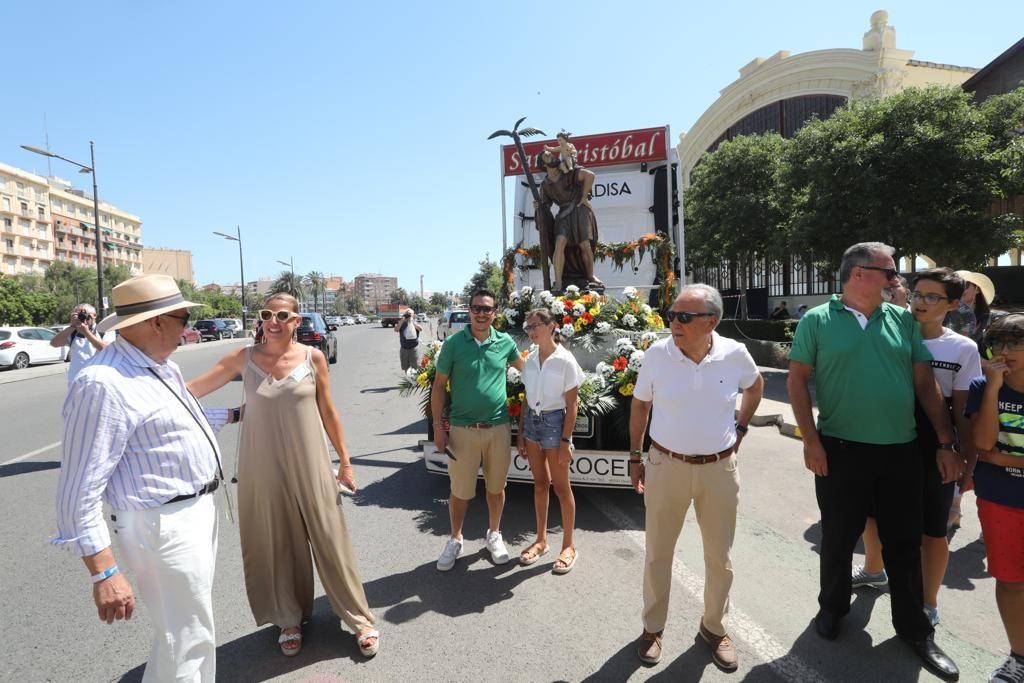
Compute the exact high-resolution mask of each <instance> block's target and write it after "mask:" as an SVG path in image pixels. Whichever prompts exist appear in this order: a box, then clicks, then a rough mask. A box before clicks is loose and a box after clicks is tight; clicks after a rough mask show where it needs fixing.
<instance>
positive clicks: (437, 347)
mask: <svg viewBox="0 0 1024 683" xmlns="http://www.w3.org/2000/svg"><path fill="white" fill-rule="evenodd" d="M430 345H431V346H433V347H434V353H437V352H438V351H440V350H441V347H442V346H444V342H442V341H432V342H430Z"/></svg>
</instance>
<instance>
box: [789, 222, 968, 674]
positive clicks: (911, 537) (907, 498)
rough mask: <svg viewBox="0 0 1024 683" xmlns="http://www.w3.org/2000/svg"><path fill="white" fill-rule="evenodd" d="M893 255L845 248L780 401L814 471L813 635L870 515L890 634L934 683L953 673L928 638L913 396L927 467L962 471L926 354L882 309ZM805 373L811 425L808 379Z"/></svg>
mask: <svg viewBox="0 0 1024 683" xmlns="http://www.w3.org/2000/svg"><path fill="white" fill-rule="evenodd" d="M894 251H895V250H894V249H893V248H892V247H890V246H888V245H885V244H882V243H880V242H864V243H861V244H855V245H853V246H852V247H850V248H849V249H847V250H846V253H844V254H843V260H842V265H841V266H840V275H841V278H842V282H843V294H842V296H839V295H833V297H832V299H831V300H830V301H829V302H828V303H825V304H822V305H821V306H817V307H816V308H812V309H811V310H809V311H808V312H807V313H806V314H805V315H804V317H803V318H801V320H800V324H799V326H798V327H797V330H796V336H795V338H794V340H793V349H792V351H791V352H790V356H789V360H790V363H789V379H788V382H787V386H788V389H789V399H790V403H791V404H792V406H793V413H794V415H795V416H796V421H797V424H798V425H799V426H800V431H801V432H802V434H803V441H804V463H805V465H806V466H807V469H809V470H811V471H812V472H814V475H815V477H814V489H815V494H816V496H817V499H818V508H819V509H820V510H821V577H820V580H821V590H820V592H819V593H818V604H819V610H818V614H817V615H816V616H815V617H814V627H815V630H816V631H817V633H818V635H819V636H821V637H822V638H824V639H826V640H834V639H835V638H836V637H837V636H838V635H839V625H840V621H841V620H842V618H843V617H844V616H845V615H846V614H847V612H849V611H850V596H851V590H852V589H851V577H850V563H851V561H852V559H853V549H854V546H856V544H857V539H858V538H859V537H860V534H861V532H862V531H863V530H864V522H865V520H866V518H867V516H868V515H869V514H871V513H873V514H874V516H875V519H876V520H877V522H878V534H879V536H880V537H881V540H882V556H883V558H884V560H885V568H886V571H887V572H888V573H889V590H890V593H891V595H892V623H893V627H894V628H895V630H896V634H897V635H898V636H899V637H900V638H901V639H903V640H904V641H906V642H907V643H908V644H909V645H910V646H911V647H912V648H913V650H914V652H915V653H916V654H917V655H918V656H919V657H920V658H921V660H922V662H923V663H924V665H925V667H926V668H927V669H928V670H929V671H931V672H932V673H934V674H935V675H937V676H939V677H940V678H942V679H943V680H948V681H955V680H957V679H958V678H959V670H958V669H957V666H956V664H954V663H953V661H952V660H951V659H950V658H949V657H948V656H947V655H946V653H944V652H943V651H942V650H941V649H940V648H939V646H938V645H936V644H935V641H934V639H933V637H934V629H933V628H932V626H931V624H930V623H929V621H928V617H927V616H926V615H925V613H924V596H923V589H922V580H921V529H922V524H923V520H922V515H923V509H922V505H923V503H922V495H923V493H922V492H923V483H922V481H923V480H922V476H923V470H922V469H921V460H920V455H919V454H918V450H917V445H916V443H915V439H916V438H917V433H916V430H915V427H914V397H915V395H916V396H917V400H918V401H919V402H920V404H921V407H922V408H923V409H924V411H925V413H926V414H927V415H928V419H929V420H930V421H931V423H932V425H933V426H934V428H935V433H936V434H937V435H938V438H939V449H938V451H937V452H936V454H935V467H937V468H938V469H939V471H940V473H941V475H942V478H943V481H946V482H948V481H954V480H956V479H958V478H959V477H960V475H961V473H962V468H963V459H962V458H960V456H959V454H958V453H957V452H956V450H955V444H954V443H953V441H954V437H953V428H952V425H951V424H950V421H949V414H948V412H947V411H946V409H945V406H944V404H943V400H942V396H941V394H940V393H939V388H938V385H937V384H936V382H935V378H934V377H933V375H932V371H931V367H930V365H929V361H930V360H931V359H932V356H931V354H930V353H929V352H928V349H927V348H925V346H924V344H923V343H922V341H921V330H920V328H919V327H918V325H917V322H916V321H915V320H914V317H913V316H912V315H911V313H910V312H909V311H908V310H906V309H904V308H901V307H899V306H894V305H892V304H888V303H883V302H882V290H883V289H884V288H885V287H887V286H889V284H890V283H893V282H896V281H897V278H898V276H899V273H898V271H897V270H896V266H895V262H894V261H893V253H894ZM812 374H813V375H814V383H815V388H816V390H817V399H818V424H817V426H815V424H814V418H813V416H812V413H811V397H810V392H809V390H808V382H809V381H810V379H811V375H812Z"/></svg>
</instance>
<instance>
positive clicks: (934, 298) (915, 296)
mask: <svg viewBox="0 0 1024 683" xmlns="http://www.w3.org/2000/svg"><path fill="white" fill-rule="evenodd" d="M910 300H911V301H923V302H925V303H926V304H928V305H929V306H934V305H935V304H937V303H939V302H940V301H949V297H947V296H939V295H938V294H922V293H921V292H913V293H912V294H911V295H910Z"/></svg>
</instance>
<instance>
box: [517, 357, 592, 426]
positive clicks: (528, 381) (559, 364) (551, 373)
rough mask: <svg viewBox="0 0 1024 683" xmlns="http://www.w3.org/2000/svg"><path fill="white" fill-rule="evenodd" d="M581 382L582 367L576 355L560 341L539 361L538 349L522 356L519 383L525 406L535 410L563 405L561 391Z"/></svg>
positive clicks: (576, 385)
mask: <svg viewBox="0 0 1024 683" xmlns="http://www.w3.org/2000/svg"><path fill="white" fill-rule="evenodd" d="M582 383H583V370H582V369H580V364H579V363H577V362H576V357H575V356H573V355H572V354H571V353H569V351H568V350H567V349H566V348H565V347H564V346H562V345H561V344H556V345H555V350H554V351H553V352H552V353H551V355H550V356H548V357H547V359H546V360H545V361H544V365H541V364H540V349H534V350H533V351H531V352H530V355H528V356H527V357H526V364H525V366H524V367H523V385H524V386H525V387H526V405H528V406H529V407H530V409H531V410H533V412H535V413H539V412H542V411H545V410H559V409H562V408H565V392H567V391H569V390H570V389H572V388H573V387H578V386H579V385H580V384H582Z"/></svg>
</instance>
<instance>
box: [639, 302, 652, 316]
mask: <svg viewBox="0 0 1024 683" xmlns="http://www.w3.org/2000/svg"><path fill="white" fill-rule="evenodd" d="M640 310H641V311H642V312H643V314H644V315H650V314H651V307H650V306H648V305H647V304H644V305H643V306H641V307H640Z"/></svg>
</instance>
